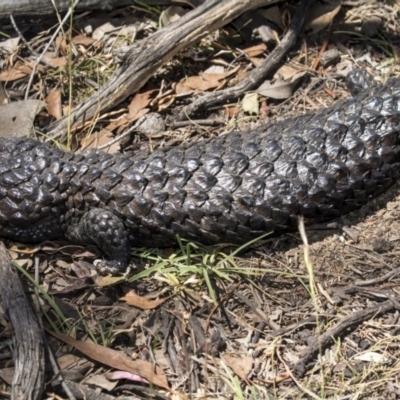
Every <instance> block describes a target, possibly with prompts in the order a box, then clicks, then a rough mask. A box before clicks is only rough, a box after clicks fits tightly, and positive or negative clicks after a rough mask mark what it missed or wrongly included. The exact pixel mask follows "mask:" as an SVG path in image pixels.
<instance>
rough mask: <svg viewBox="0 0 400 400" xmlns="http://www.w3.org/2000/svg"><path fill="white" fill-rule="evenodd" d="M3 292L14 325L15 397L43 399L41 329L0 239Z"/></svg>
mask: <svg viewBox="0 0 400 400" xmlns="http://www.w3.org/2000/svg"><path fill="white" fill-rule="evenodd" d="M0 295H1V298H2V304H3V307H4V311H5V312H6V314H7V315H8V318H9V319H10V322H11V324H12V327H13V329H14V364H15V373H14V379H13V384H12V393H11V398H12V399H33V400H34V399H40V398H41V394H42V391H43V383H44V372H45V371H44V365H45V364H44V346H43V336H42V330H41V328H40V326H39V323H38V321H37V320H36V318H35V316H34V314H33V312H32V309H31V307H30V304H29V302H28V300H27V298H26V296H25V292H24V289H23V287H22V284H21V282H20V280H19V277H18V274H17V271H16V269H15V267H14V266H13V265H12V262H11V259H10V256H9V255H8V252H7V250H6V248H5V247H4V244H3V242H1V241H0Z"/></svg>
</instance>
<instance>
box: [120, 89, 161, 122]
mask: <svg viewBox="0 0 400 400" xmlns="http://www.w3.org/2000/svg"><path fill="white" fill-rule="evenodd" d="M156 91H157V90H156V89H153V90H148V91H147V92H142V93H136V94H135V96H133V99H132V100H131V102H130V104H129V106H128V110H129V113H128V115H127V118H128V119H129V120H130V122H133V121H136V120H137V119H139V118H141V117H142V116H143V115H144V114H146V113H144V114H143V112H141V110H143V109H145V108H146V107H147V106H148V105H149V104H150V103H151V101H152V95H153V93H155V92H156ZM148 111H149V109H147V112H148ZM139 115H140V116H139Z"/></svg>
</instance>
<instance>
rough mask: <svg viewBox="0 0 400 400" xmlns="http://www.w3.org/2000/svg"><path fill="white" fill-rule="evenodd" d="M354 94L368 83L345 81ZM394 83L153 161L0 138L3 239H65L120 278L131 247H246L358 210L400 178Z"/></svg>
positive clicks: (398, 86) (398, 91) (159, 154)
mask: <svg viewBox="0 0 400 400" xmlns="http://www.w3.org/2000/svg"><path fill="white" fill-rule="evenodd" d="M353 75H354V76H353V79H350V81H351V82H353V84H352V85H353V87H352V90H353V92H359V91H360V88H362V87H363V86H364V87H365V86H366V82H367V81H368V79H367V78H366V76H365V77H363V75H362V73H361V72H354V73H353ZM399 163H400V79H389V80H388V81H387V83H386V84H385V85H382V86H373V85H370V87H369V88H368V90H364V91H361V92H360V93H359V94H358V95H356V96H355V97H354V98H349V99H346V100H343V101H339V102H338V103H337V104H336V105H335V106H333V107H330V108H325V109H321V110H319V111H318V112H316V113H312V114H306V115H303V116H299V117H296V118H290V119H287V120H285V121H283V122H275V123H271V124H269V125H267V126H265V127H262V128H259V129H256V130H253V131H245V132H231V133H229V134H226V135H222V136H220V137H218V138H214V139H209V140H202V141H197V142H194V143H184V144H182V145H179V146H176V147H172V148H168V149H161V150H157V151H155V152H153V153H152V154H143V153H139V154H136V155H135V156H133V157H130V158H128V157H124V156H119V155H118V156H111V155H108V154H105V153H102V152H99V151H91V152H87V153H86V154H84V155H83V154H74V153H70V152H68V153H67V152H63V151H61V150H58V149H54V148H52V147H50V146H48V145H46V144H43V143H40V142H38V141H35V140H31V139H21V138H14V139H0V235H1V236H3V237H7V238H11V239H14V240H19V241H22V242H28V243H29V242H31V243H32V242H40V241H43V240H47V239H58V238H66V239H68V240H71V241H74V242H78V243H92V244H95V245H97V246H98V247H99V248H100V249H101V250H102V251H103V252H104V253H105V261H104V262H103V263H102V264H101V265H100V266H99V267H100V268H101V269H102V270H103V271H109V272H113V273H115V272H124V271H125V269H126V267H127V265H128V264H129V260H130V246H131V244H132V245H135V246H138V245H140V246H142V245H145V246H163V245H170V244H173V243H175V240H176V235H177V234H179V235H180V236H181V237H182V238H186V239H189V240H196V241H199V242H202V243H206V244H209V243H220V242H229V243H244V242H247V241H249V240H251V239H254V238H256V237H259V236H260V235H262V234H264V233H266V232H271V233H273V234H279V233H282V232H285V231H288V230H293V229H296V227H297V217H298V216H299V215H303V216H304V217H305V218H306V220H307V221H308V222H312V223H317V222H321V221H325V220H329V219H332V218H334V217H337V216H339V215H342V214H344V213H347V212H349V211H351V210H354V209H356V208H359V207H361V206H362V205H364V204H365V203H366V202H368V201H369V200H370V199H372V198H374V197H376V196H377V195H379V194H380V193H382V192H383V191H385V190H386V189H387V188H388V187H389V186H391V185H392V184H393V183H394V182H395V181H396V180H397V179H398V177H399V175H400V168H399V167H400V165H399Z"/></svg>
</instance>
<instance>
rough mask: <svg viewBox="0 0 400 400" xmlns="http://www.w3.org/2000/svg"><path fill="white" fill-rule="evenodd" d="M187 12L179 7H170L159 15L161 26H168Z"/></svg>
mask: <svg viewBox="0 0 400 400" xmlns="http://www.w3.org/2000/svg"><path fill="white" fill-rule="evenodd" d="M187 12H188V11H187V10H185V9H184V8H182V7H180V6H170V7H167V9H166V10H165V11H164V12H163V13H162V14H161V18H160V20H161V25H162V26H168V25H170V24H172V23H173V22H175V21H177V20H178V19H179V18H181V17H182V16H184V15H185V14H186V13H187Z"/></svg>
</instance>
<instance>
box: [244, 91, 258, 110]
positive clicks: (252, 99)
mask: <svg viewBox="0 0 400 400" xmlns="http://www.w3.org/2000/svg"><path fill="white" fill-rule="evenodd" d="M242 108H243V111H244V112H247V113H249V114H256V115H258V113H259V105H258V94H257V93H255V92H251V93H246V94H245V95H244V97H243V100H242Z"/></svg>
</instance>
